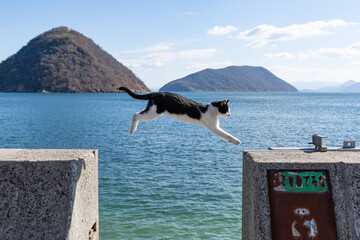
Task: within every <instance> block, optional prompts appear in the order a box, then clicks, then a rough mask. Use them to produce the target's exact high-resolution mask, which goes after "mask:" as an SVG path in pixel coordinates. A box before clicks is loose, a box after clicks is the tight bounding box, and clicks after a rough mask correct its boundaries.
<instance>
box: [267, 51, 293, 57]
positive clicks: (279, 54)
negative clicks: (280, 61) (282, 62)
mask: <svg viewBox="0 0 360 240" xmlns="http://www.w3.org/2000/svg"><path fill="white" fill-rule="evenodd" d="M264 56H265V57H267V58H295V56H294V55H293V54H291V53H287V52H279V53H265V54H264Z"/></svg>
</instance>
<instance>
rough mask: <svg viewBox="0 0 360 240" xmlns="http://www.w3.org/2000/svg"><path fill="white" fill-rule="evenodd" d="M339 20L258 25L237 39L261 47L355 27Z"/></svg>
mask: <svg viewBox="0 0 360 240" xmlns="http://www.w3.org/2000/svg"><path fill="white" fill-rule="evenodd" d="M355 24H357V23H349V22H346V21H344V20H341V19H335V20H331V21H315V22H309V23H305V24H292V25H289V26H286V27H275V26H273V25H268V24H263V25H258V26H256V27H255V28H253V29H249V30H245V31H243V32H240V33H239V34H238V35H237V36H236V37H237V38H238V39H244V40H249V41H250V44H248V45H247V46H251V47H262V46H264V45H265V44H267V43H268V42H272V41H289V40H296V39H299V38H305V37H308V38H309V37H315V36H322V35H328V34H332V33H333V32H331V31H330V30H331V29H334V28H338V27H344V26H349V25H355Z"/></svg>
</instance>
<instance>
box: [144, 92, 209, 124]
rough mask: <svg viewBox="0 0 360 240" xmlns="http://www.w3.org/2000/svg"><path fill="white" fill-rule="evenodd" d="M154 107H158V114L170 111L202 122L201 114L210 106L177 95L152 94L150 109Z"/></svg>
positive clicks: (165, 93)
mask: <svg viewBox="0 0 360 240" xmlns="http://www.w3.org/2000/svg"><path fill="white" fill-rule="evenodd" d="M152 105H156V106H157V109H156V112H157V113H163V112H165V111H168V112H169V113H173V114H179V115H180V114H187V115H188V116H189V117H191V118H194V119H198V120H200V118H201V112H202V113H204V112H206V110H207V108H208V106H207V105H205V104H202V103H198V102H195V101H193V100H191V99H188V98H186V97H184V96H181V95H179V94H175V93H168V92H158V93H152V94H151V98H150V99H149V103H148V106H147V107H146V109H145V110H147V109H149V108H150V107H151V106H152Z"/></svg>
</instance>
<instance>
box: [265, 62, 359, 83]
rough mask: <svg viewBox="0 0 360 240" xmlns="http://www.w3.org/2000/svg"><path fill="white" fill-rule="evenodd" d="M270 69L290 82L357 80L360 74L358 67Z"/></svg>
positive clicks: (277, 67) (286, 67) (287, 67)
mask: <svg viewBox="0 0 360 240" xmlns="http://www.w3.org/2000/svg"><path fill="white" fill-rule="evenodd" d="M268 69H269V70H270V71H271V72H273V73H274V74H275V75H276V76H278V77H279V78H281V79H283V80H285V81H287V82H289V83H294V82H338V83H342V82H345V81H347V80H349V79H353V80H357V79H358V78H359V77H358V76H360V69H359V68H358V67H354V68H349V69H343V68H301V67H300V68H297V67H289V66H272V67H268Z"/></svg>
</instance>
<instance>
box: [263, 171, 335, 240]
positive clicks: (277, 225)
mask: <svg viewBox="0 0 360 240" xmlns="http://www.w3.org/2000/svg"><path fill="white" fill-rule="evenodd" d="M268 186H269V200H270V215H271V232H272V239H274V240H275V239H276V240H282V239H284V240H291V239H293V240H307V239H309V240H322V239H325V240H336V239H338V238H337V231H336V222H335V213H334V207H333V201H332V195H331V186H330V178H329V173H328V171H326V170H322V171H313V170H306V171H298V170H270V171H268Z"/></svg>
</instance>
